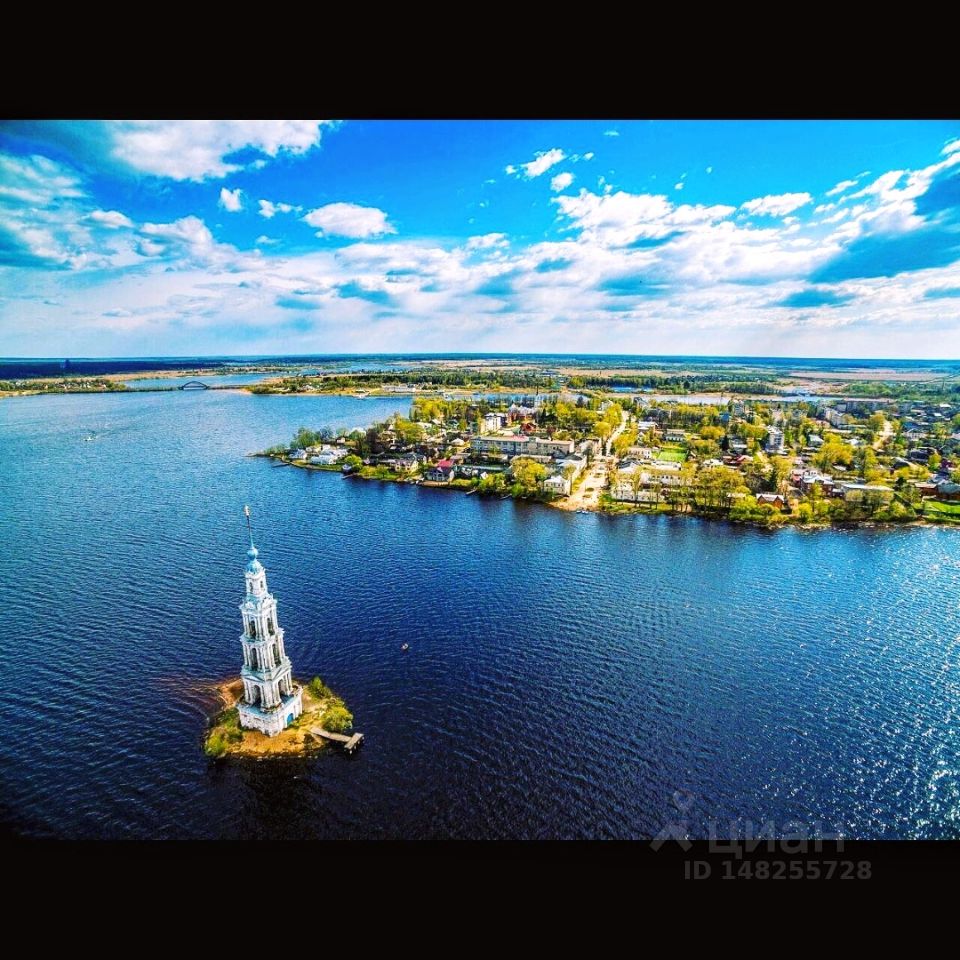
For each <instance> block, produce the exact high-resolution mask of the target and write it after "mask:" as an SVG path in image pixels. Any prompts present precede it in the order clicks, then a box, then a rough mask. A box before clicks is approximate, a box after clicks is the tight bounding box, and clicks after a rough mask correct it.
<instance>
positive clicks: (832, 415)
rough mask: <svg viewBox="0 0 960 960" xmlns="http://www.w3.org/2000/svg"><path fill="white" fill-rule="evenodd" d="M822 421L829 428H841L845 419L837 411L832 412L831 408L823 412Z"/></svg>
mask: <svg viewBox="0 0 960 960" xmlns="http://www.w3.org/2000/svg"><path fill="white" fill-rule="evenodd" d="M823 419H824V420H826V421H827V423H829V424H830V425H831V426H834V427H842V426H843V421H844V419H845V417H844V415H843V414H842V413H841V412H840V411H839V410H834V409H833V408H832V407H827V408H826V409H825V410H824V411H823Z"/></svg>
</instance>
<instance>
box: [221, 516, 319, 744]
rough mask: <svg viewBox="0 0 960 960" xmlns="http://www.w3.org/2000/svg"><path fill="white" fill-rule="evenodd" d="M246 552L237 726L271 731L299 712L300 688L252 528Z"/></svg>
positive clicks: (284, 724)
mask: <svg viewBox="0 0 960 960" xmlns="http://www.w3.org/2000/svg"><path fill="white" fill-rule="evenodd" d="M244 512H245V513H246V515H247V525H248V528H249V524H250V510H249V507H244ZM247 556H248V557H249V558H250V562H249V563H248V564H247V569H246V571H245V573H244V579H245V580H246V587H247V592H246V596H244V598H243V603H241V604H240V613H241V615H242V617H243V634H242V635H241V637H240V643H241V646H242V647H243V668H242V669H241V671H240V679H241V680H242V681H243V698H242V699H241V700H240V702H239V703H238V704H237V710H238V712H239V714H240V726H241V727H244V728H245V729H247V730H259V731H260V732H261V733H265V734H267V736H269V737H272V736H275V735H276V734H278V733H280V732H281V731H282V730H284V729H285V728H286V727H288V726H289V725H290V724H291V723H293V721H294V720H296V718H297V717H299V716H300V714H301V713H303V690H302V689H301V687H300V685H299V684H297V683H294V681H293V666H292V664H291V663H290V658H289V657H288V656H287V654H286V652H285V650H284V647H283V629H282V628H281V627H280V625H279V624H278V623H277V601H276V599H275V598H274V596H273V594H271V593H269V592H268V591H267V572H266V570H264V569H263V565H262V564H261V563H260V561H259V560H258V559H257V548H256V547H255V546H254V545H253V534H252V533H251V535H250V549H249V550H248V551H247Z"/></svg>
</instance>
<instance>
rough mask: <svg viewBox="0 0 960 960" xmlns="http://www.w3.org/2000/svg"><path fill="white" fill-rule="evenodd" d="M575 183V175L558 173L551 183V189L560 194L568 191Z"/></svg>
mask: <svg viewBox="0 0 960 960" xmlns="http://www.w3.org/2000/svg"><path fill="white" fill-rule="evenodd" d="M571 183H573V174H572V173H558V174H557V175H556V176H555V177H554V178H553V179H552V180H551V181H550V189H551V190H553V191H555V192H556V193H559V192H560V191H561V190H566V189H567V187H569V186H570V184H571Z"/></svg>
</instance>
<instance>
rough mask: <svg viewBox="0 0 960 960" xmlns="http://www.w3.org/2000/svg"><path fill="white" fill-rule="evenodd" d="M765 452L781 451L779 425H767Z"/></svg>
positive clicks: (781, 443)
mask: <svg viewBox="0 0 960 960" xmlns="http://www.w3.org/2000/svg"><path fill="white" fill-rule="evenodd" d="M766 451H767V453H783V452H784V447H783V431H782V430H781V429H780V428H779V427H767V443H766Z"/></svg>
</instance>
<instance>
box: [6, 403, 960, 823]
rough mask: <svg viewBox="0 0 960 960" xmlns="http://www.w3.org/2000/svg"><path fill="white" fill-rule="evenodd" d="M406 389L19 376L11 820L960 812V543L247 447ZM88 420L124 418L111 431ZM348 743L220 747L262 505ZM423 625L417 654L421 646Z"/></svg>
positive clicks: (301, 660) (919, 819)
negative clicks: (302, 754)
mask: <svg viewBox="0 0 960 960" xmlns="http://www.w3.org/2000/svg"><path fill="white" fill-rule="evenodd" d="M406 402H407V401H406V400H404V399H403V398H397V399H384V400H379V399H378V400H354V399H351V398H339V397H253V396H249V395H246V394H242V393H239V392H236V393H235V392H232V391H216V392H215V391H203V392H198V393H181V392H173V393H154V394H149V393H143V394H126V395H124V394H104V395H90V396H49V397H35V398H25V399H18V400H10V401H4V402H2V403H0V450H2V454H3V468H2V471H0V549H2V551H3V554H4V557H3V564H2V567H0V569H2V571H3V576H4V581H5V582H4V588H5V589H4V604H3V609H4V621H5V624H4V625H5V630H4V635H5V637H6V638H7V644H6V646H5V651H4V667H5V687H6V695H5V696H4V697H3V698H0V731H2V735H0V819H2V821H3V822H4V823H5V824H6V825H7V826H9V827H11V828H12V829H14V830H15V831H17V832H20V833H25V834H28V835H32V836H59V837H492V838H497V837H642V836H649V835H652V834H655V833H657V832H658V831H659V830H660V829H661V827H662V826H663V825H664V824H665V823H668V822H672V821H675V820H676V819H677V818H678V812H677V810H676V808H675V805H674V803H673V800H672V797H673V795H674V792H675V791H677V790H685V791H689V792H690V793H691V794H692V795H693V798H694V799H693V802H692V805H691V806H690V808H689V809H688V810H687V811H686V813H685V818H686V820H687V821H688V825H689V828H690V830H691V833H693V834H694V835H698V834H699V835H703V834H705V833H706V831H707V829H708V825H709V822H710V821H711V820H712V819H718V820H720V821H721V822H727V821H729V820H732V819H737V818H744V819H751V820H752V821H753V822H754V823H762V822H767V821H771V822H773V823H774V824H776V825H777V826H778V827H783V828H784V829H786V826H785V825H786V824H787V823H788V822H789V821H800V822H802V823H807V824H813V823H815V822H819V823H822V824H823V825H824V829H828V830H829V829H837V828H840V829H842V830H843V832H844V833H846V835H848V836H857V837H953V838H957V837H960V780H958V774H960V742H958V734H957V729H958V724H960V716H958V710H960V682H958V669H960V636H958V628H957V624H958V622H960V619H958V612H960V611H958V605H960V604H958V597H960V536H958V532H957V531H954V530H939V529H926V530H903V531H879V530H857V531H820V532H801V531H795V530H788V531H778V532H770V531H762V530H756V529H752V528H742V527H736V526H730V525H726V524H720V523H709V522H702V521H698V520H680V519H670V518H661V519H650V518H642V517H635V518H629V517H618V518H605V517H601V516H598V515H578V514H564V513H561V512H559V511H552V510H549V509H546V508H539V507H536V506H528V505H523V504H515V503H513V502H510V501H499V500H494V501H490V500H482V499H481V498H479V497H476V496H471V497H466V496H463V495H460V494H454V493H448V492H444V491H436V490H423V489H418V488H411V487H406V486H396V485H388V484H377V483H372V482H371V483H366V482H362V481H349V480H344V479H342V478H341V477H340V476H339V475H337V474H333V473H322V472H309V471H301V470H295V469H293V468H289V467H275V466H273V465H272V464H271V463H270V462H269V461H266V460H263V459H256V458H249V457H246V456H244V455H245V454H246V453H248V452H250V451H252V450H256V449H258V448H262V447H264V446H267V445H269V444H272V443H275V442H277V441H278V440H281V439H285V438H287V437H289V436H290V435H291V434H292V433H293V431H294V430H295V429H296V427H298V426H300V425H301V424H305V425H310V426H317V427H319V426H323V425H325V424H329V425H331V426H354V425H359V424H361V423H367V422H369V421H371V420H373V419H377V418H381V417H383V416H385V415H386V414H387V413H388V412H389V411H391V410H393V409H398V408H399V409H403V408H404V407H405V404H406ZM91 425H93V426H95V427H96V425H103V427H102V430H98V437H97V440H96V441H95V442H93V443H85V442H83V437H84V436H85V435H86V433H87V431H88V430H89V429H90V427H91ZM244 503H249V504H250V505H251V507H252V509H253V514H254V523H255V531H256V537H257V543H258V546H259V547H260V550H261V554H260V556H261V560H262V561H263V562H264V564H265V566H266V568H267V572H268V577H269V584H270V587H271V589H272V590H273V591H274V592H275V593H276V595H277V597H278V600H279V615H280V621H281V623H282V625H283V626H284V627H285V628H286V635H287V649H288V652H289V653H290V655H291V656H292V658H293V662H294V667H295V671H296V673H297V674H299V675H300V676H301V677H305V678H309V677H310V676H312V675H313V674H320V675H322V676H323V677H324V679H325V680H327V682H329V683H330V684H331V685H332V686H334V687H335V688H336V689H338V690H339V691H340V692H341V693H342V694H343V695H344V696H345V697H346V699H347V701H348V703H349V704H350V706H351V708H352V709H353V711H354V713H355V715H356V725H357V728H358V729H360V730H362V731H363V732H364V734H365V735H366V742H365V744H364V746H363V747H362V749H361V750H360V751H359V752H358V753H357V754H356V755H355V756H354V757H352V758H347V757H344V756H342V755H339V754H337V753H333V752H331V753H329V754H324V755H322V756H320V757H317V758H315V759H312V760H285V761H269V762H260V763H257V762H236V761H228V762H221V763H215V762H212V761H209V760H207V759H206V758H205V757H204V756H203V754H202V753H201V750H200V744H201V740H202V736H203V730H204V724H205V722H206V716H207V713H208V711H209V710H210V709H211V708H212V707H213V706H214V705H213V703H212V702H211V699H210V695H209V693H208V692H207V691H206V688H205V686H204V685H205V684H208V683H210V682H212V681H215V680H219V679H222V678H225V677H227V676H229V675H231V674H235V673H236V672H237V671H238V668H239V664H240V650H239V643H238V642H237V638H238V634H239V629H240V615H239V611H238V609H237V604H238V602H239V600H240V597H241V593H242V587H243V575H242V570H243V564H244V562H245V556H244V551H245V529H244V526H243V517H242V514H241V508H242V505H243V504H244ZM404 642H407V643H409V644H410V651H409V652H408V653H406V654H403V653H401V652H400V645H401V644H402V643H404Z"/></svg>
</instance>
